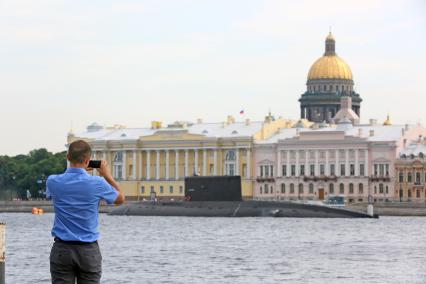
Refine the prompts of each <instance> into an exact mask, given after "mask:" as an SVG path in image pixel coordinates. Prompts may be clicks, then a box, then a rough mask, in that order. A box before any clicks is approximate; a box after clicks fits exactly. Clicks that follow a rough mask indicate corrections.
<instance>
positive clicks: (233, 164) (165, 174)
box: [68, 114, 294, 200]
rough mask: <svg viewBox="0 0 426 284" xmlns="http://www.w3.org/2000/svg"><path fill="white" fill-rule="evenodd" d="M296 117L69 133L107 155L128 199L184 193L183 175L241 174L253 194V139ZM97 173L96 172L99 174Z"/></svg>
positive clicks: (102, 156)
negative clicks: (153, 194)
mask: <svg viewBox="0 0 426 284" xmlns="http://www.w3.org/2000/svg"><path fill="white" fill-rule="evenodd" d="M293 124H294V122H292V121H289V120H284V119H282V118H279V119H277V120H275V119H274V118H273V116H271V115H270V114H269V115H268V116H266V117H265V120H264V121H253V122H252V121H250V120H249V119H246V120H245V121H244V122H236V121H235V119H234V118H233V117H232V116H228V118H227V120H226V121H225V122H219V123H203V121H202V120H200V119H199V120H198V121H197V123H189V122H176V123H174V124H170V125H167V126H166V127H163V126H162V123H161V122H158V121H154V122H152V125H151V128H125V127H123V126H114V127H103V126H101V125H98V124H96V123H93V124H91V125H89V126H88V127H87V130H86V131H85V132H82V133H79V134H74V133H72V132H70V133H69V134H68V143H71V142H72V141H74V140H77V139H83V140H85V141H87V142H89V144H90V145H91V146H92V150H93V159H105V160H107V161H108V163H109V164H110V167H111V171H112V174H113V176H114V178H116V179H117V180H118V181H119V183H120V186H121V187H122V188H123V189H124V192H125V195H126V197H127V199H130V200H131V199H143V198H149V197H150V195H151V193H152V192H155V194H156V196H157V197H158V198H183V197H184V177H185V176H193V175H200V176H212V175H240V176H241V183H242V194H243V198H246V199H250V198H252V197H253V181H254V170H253V164H254V163H253V151H252V149H253V144H254V142H255V141H259V140H264V139H267V138H269V137H270V136H272V135H273V134H275V133H277V132H278V131H279V129H282V128H288V127H291V126H292V125H293ZM95 174H96V173H95Z"/></svg>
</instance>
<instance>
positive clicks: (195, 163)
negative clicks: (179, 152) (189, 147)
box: [194, 149, 198, 175]
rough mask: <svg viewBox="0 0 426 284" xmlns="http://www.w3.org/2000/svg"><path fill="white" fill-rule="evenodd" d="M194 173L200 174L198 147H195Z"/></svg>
mask: <svg viewBox="0 0 426 284" xmlns="http://www.w3.org/2000/svg"><path fill="white" fill-rule="evenodd" d="M194 173H195V174H197V175H198V149H194Z"/></svg>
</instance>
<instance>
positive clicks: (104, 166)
mask: <svg viewBox="0 0 426 284" xmlns="http://www.w3.org/2000/svg"><path fill="white" fill-rule="evenodd" d="M97 170H98V172H99V174H100V175H101V176H102V177H103V178H104V179H105V180H106V181H107V182H108V183H109V184H110V185H111V186H112V187H113V188H114V189H115V190H117V191H118V197H117V199H116V200H115V201H114V204H116V205H120V204H123V203H124V201H125V198H124V194H123V191H122V190H121V189H120V186H119V185H118V183H117V182H116V181H115V180H114V178H113V177H112V175H111V171H110V170H109V166H108V162H107V161H105V160H102V162H101V167H100V168H99V169H97Z"/></svg>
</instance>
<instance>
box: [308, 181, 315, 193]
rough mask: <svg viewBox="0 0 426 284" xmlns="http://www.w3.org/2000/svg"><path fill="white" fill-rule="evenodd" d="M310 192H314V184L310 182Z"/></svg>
mask: <svg viewBox="0 0 426 284" xmlns="http://www.w3.org/2000/svg"><path fill="white" fill-rule="evenodd" d="M309 194H314V184H313V183H310V184H309Z"/></svg>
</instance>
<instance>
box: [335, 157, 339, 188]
mask: <svg viewBox="0 0 426 284" xmlns="http://www.w3.org/2000/svg"><path fill="white" fill-rule="evenodd" d="M335 154H336V155H335V156H336V165H335V166H334V170H335V171H336V176H338V177H340V161H339V150H336V153H335ZM337 190H339V189H337Z"/></svg>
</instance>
